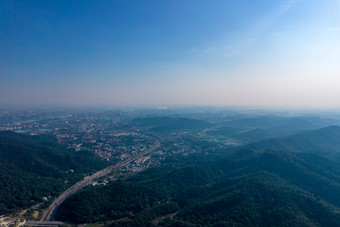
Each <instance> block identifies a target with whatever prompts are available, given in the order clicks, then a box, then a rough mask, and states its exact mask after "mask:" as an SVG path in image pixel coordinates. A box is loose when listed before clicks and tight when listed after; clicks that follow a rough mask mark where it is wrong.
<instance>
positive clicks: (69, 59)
mask: <svg viewBox="0 0 340 227" xmlns="http://www.w3.org/2000/svg"><path fill="white" fill-rule="evenodd" d="M12 104H13V105H21V104H25V105H29V104H34V105H40V104H41V105H46V104H65V105H73V104H77V105H92V104H99V105H102V104H105V105H162V106H164V105H217V106H225V105H233V106H266V107H279V106H284V107H294V108H296V107H300V108H336V109H339V108H340V1H339V0H324V1H319V0H277V1H269V0H258V1H254V0H237V1H236V0H230V1H218V0H217V1H208V0H206V1H201V0H198V1H186V0H173V1H157V0H151V1H137V0H136V1H53V0H50V1H7V0H3V1H1V2H0V105H12Z"/></svg>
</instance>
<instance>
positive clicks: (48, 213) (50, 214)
mask: <svg viewBox="0 0 340 227" xmlns="http://www.w3.org/2000/svg"><path fill="white" fill-rule="evenodd" d="M155 139H156V142H155V144H154V145H153V146H152V147H150V148H149V149H147V150H146V151H144V152H142V153H140V154H137V155H135V156H133V157H130V158H127V159H126V160H124V161H122V162H120V163H118V164H116V165H112V166H109V167H106V168H105V169H103V170H100V171H98V172H96V173H94V174H93V175H91V176H89V177H88V178H86V179H84V180H82V181H79V182H78V183H76V184H74V185H73V186H71V187H70V188H68V189H67V190H66V191H64V192H63V193H62V194H61V195H60V196H59V197H58V198H57V199H55V200H54V201H53V202H52V204H51V205H50V206H49V207H48V209H47V210H46V211H45V213H44V214H43V216H42V218H41V222H46V221H52V219H53V215H54V213H55V211H56V210H57V209H58V207H59V206H60V204H62V203H63V202H64V201H65V200H66V199H67V198H68V197H70V196H71V195H73V194H75V193H76V192H78V191H79V190H80V189H82V188H84V187H85V186H87V185H90V184H92V183H93V182H94V181H95V180H97V179H99V178H101V177H103V176H106V175H108V174H109V173H111V172H112V171H113V170H119V169H121V168H122V167H124V166H126V165H127V164H129V163H130V162H133V161H135V160H137V159H139V158H140V157H142V156H144V155H146V154H149V153H151V152H152V151H154V150H155V149H157V148H158V147H159V146H160V141H159V139H158V138H155Z"/></svg>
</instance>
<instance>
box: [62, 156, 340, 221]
mask: <svg viewBox="0 0 340 227" xmlns="http://www.w3.org/2000/svg"><path fill="white" fill-rule="evenodd" d="M186 158H187V159H193V158H197V157H196V156H195V155H194V156H188V157H186ZM199 158H202V157H201V156H200V157H199ZM179 161H180V160H179ZM182 161H183V160H182ZM339 195H340V165H339V163H338V162H336V161H332V160H329V159H327V158H325V157H321V156H318V155H315V154H307V153H290V152H281V151H280V152H275V151H265V152H261V151H259V152H254V153H252V154H248V155H247V156H244V154H243V153H242V151H240V152H239V153H237V154H234V155H233V156H232V157H231V156H227V157H225V158H223V159H221V160H215V161H211V160H210V161H207V162H206V163H205V164H200V165H199V166H183V167H181V168H176V167H171V166H163V167H160V168H154V169H150V170H147V171H145V172H143V173H141V174H139V175H137V176H136V177H133V178H131V179H130V180H128V181H127V182H115V183H112V184H111V185H109V186H103V187H89V188H87V189H85V190H84V191H82V192H80V193H78V194H76V195H74V196H72V197H71V198H70V199H68V200H67V201H65V203H63V204H62V205H61V207H60V209H59V210H58V213H57V217H58V218H59V219H60V220H68V221H74V222H80V223H82V222H95V221H109V223H111V225H112V226H151V225H159V226H340V209H339V207H340V197H339Z"/></svg>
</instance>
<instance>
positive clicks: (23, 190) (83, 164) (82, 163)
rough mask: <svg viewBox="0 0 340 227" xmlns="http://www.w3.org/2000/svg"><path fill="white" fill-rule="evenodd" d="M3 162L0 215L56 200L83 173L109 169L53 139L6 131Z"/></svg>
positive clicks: (1, 139)
mask: <svg viewBox="0 0 340 227" xmlns="http://www.w3.org/2000/svg"><path fill="white" fill-rule="evenodd" d="M0 161H1V165H0V214H4V213H9V212H12V211H14V210H16V209H23V208H27V207H28V206H31V205H33V204H35V203H39V202H41V201H42V198H43V197H48V196H52V197H53V196H57V195H58V194H59V193H60V192H62V191H64V190H65V189H66V188H67V187H69V186H70V185H71V184H72V183H74V182H76V181H78V180H80V179H82V178H83V174H84V173H88V172H91V171H95V170H98V169H101V168H103V167H104V166H105V165H106V164H105V163H104V162H102V161H100V160H97V159H96V158H95V157H94V156H93V155H91V154H89V153H86V152H72V151H68V150H66V148H65V147H63V146H61V145H60V144H58V143H57V142H56V141H54V139H53V138H51V137H46V136H29V135H25V134H17V133H14V132H6V131H3V132H0ZM70 169H72V170H73V171H74V172H73V171H69V170H70ZM72 172H73V173H72ZM66 180H67V181H68V182H69V183H68V184H65V181H66Z"/></svg>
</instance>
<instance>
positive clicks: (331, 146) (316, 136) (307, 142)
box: [243, 126, 340, 155]
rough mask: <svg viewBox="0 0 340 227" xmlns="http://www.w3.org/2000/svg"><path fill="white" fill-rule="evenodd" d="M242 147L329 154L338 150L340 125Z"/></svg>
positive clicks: (339, 145) (339, 148) (339, 149)
mask: <svg viewBox="0 0 340 227" xmlns="http://www.w3.org/2000/svg"><path fill="white" fill-rule="evenodd" d="M243 148H247V149H251V150H277V151H285V152H312V153H318V154H323V155H329V154H332V153H338V152H340V127H339V126H329V127H326V128H321V129H318V130H313V131H308V132H305V133H301V134H298V135H294V136H290V137H287V138H283V139H270V140H263V141H260V142H256V143H251V144H249V145H246V146H245V147H243Z"/></svg>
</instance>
